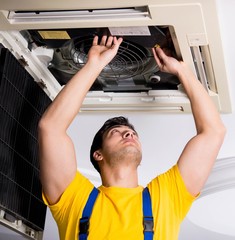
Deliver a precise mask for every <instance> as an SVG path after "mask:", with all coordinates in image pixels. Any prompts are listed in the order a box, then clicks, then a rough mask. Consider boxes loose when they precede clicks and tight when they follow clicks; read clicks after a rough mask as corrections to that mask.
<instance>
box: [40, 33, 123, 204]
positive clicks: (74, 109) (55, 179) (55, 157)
mask: <svg viewBox="0 0 235 240" xmlns="http://www.w3.org/2000/svg"><path fill="white" fill-rule="evenodd" d="M121 42H122V38H119V39H117V38H116V37H108V38H107V36H103V37H102V39H101V41H100V43H98V37H97V36H96V37H94V40H93V44H92V47H91V49H90V51H89V53H88V60H87V63H86V64H85V65H84V67H83V68H82V69H81V70H80V71H79V72H78V73H77V74H76V75H74V77H73V78H72V79H71V80H70V81H69V82H68V83H67V84H66V86H65V87H64V88H63V89H62V91H61V92H60V93H59V94H58V95H57V97H56V98H55V100H54V101H53V102H52V104H51V105H50V106H49V107H48V109H47V110H46V111H45V113H44V114H43V116H42V118H41V120H40V122H39V127H38V133H39V153H40V177H41V182H42V186H43V191H44V193H45V195H46V197H47V199H48V201H49V202H50V203H51V204H53V203H55V202H57V201H58V199H59V197H60V196H61V194H62V193H63V192H64V190H65V189H66V187H67V186H68V185H69V183H70V182H71V181H72V179H73V178H74V176H75V173H76V170H77V164H76V158H75V150H74V146H73V143H72V141H71V138H70V137H69V136H68V135H67V133H66V131H67V129H68V127H69V125H70V124H71V122H72V121H73V119H74V118H75V116H76V115H77V114H78V112H79V110H80V107H81V105H82V102H83V100H84V98H85V96H86V94H87V92H88V91H89V89H90V87H91V86H92V84H93V82H94V81H95V79H96V78H97V77H98V75H99V74H100V72H101V71H102V69H103V68H104V67H105V66H106V65H107V64H108V63H109V62H110V61H111V60H112V59H113V57H114V56H115V55H116V53H117V51H118V48H119V45H120V44H121Z"/></svg>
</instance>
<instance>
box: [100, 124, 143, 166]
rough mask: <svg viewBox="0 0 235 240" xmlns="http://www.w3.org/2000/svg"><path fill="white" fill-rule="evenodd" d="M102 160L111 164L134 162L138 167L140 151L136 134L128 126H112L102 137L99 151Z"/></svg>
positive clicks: (140, 156)
mask: <svg viewBox="0 0 235 240" xmlns="http://www.w3.org/2000/svg"><path fill="white" fill-rule="evenodd" d="M101 152H102V154H103V156H104V158H105V159H106V160H107V161H112V162H111V163H114V164H115V163H120V162H125V163H128V162H129V163H130V162H135V163H136V165H137V166H138V165H139V164H140V162H141V158H142V149H141V144H140V141H139V137H138V134H137V133H136V132H135V131H134V130H132V129H131V128H129V127H128V126H114V127H113V128H111V129H109V130H108V131H107V132H106V133H105V134H104V137H103V146H102V150H101Z"/></svg>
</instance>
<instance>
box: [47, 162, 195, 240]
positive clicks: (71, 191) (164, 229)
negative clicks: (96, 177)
mask: <svg viewBox="0 0 235 240" xmlns="http://www.w3.org/2000/svg"><path fill="white" fill-rule="evenodd" d="M93 187H94V186H93V185H92V183H91V182H90V181H89V180H88V179H87V178H85V177H84V176H82V175H81V174H80V173H79V172H77V174H76V176H75V178H74V180H73V181H72V182H71V184H70V185H69V187H68V188H67V189H66V191H65V192H64V193H63V195H62V196H61V198H60V200H59V202H58V203H56V204H54V205H50V206H49V207H50V210H51V212H52V215H53V216H54V218H55V221H56V222H57V225H58V229H59V235H60V239H61V240H77V239H78V225H79V219H80V218H81V216H82V212H83V209H84V207H85V204H86V202H87V199H88V196H89V194H90V192H91V190H92V189H93ZM148 188H149V192H150V195H151V201H152V209H153V216H154V240H176V239H178V233H179V228H180V223H181V222H182V220H183V218H184V217H185V215H186V214H187V212H188V210H189V208H190V206H191V204H192V202H193V200H194V199H195V197H193V196H192V195H190V194H189V192H188V191H187V189H186V187H185V184H184V182H183V179H182V178H181V175H180V173H179V170H178V167H177V165H175V166H174V167H172V168H171V169H170V170H169V171H167V172H166V173H164V174H161V175H160V176H158V177H156V178H155V179H153V180H152V181H151V182H150V183H149V184H148ZM99 190H100V193H99V195H98V197H97V199H96V202H95V205H94V208H93V211H92V216H91V219H90V227H89V235H88V240H97V239H98V240H120V239H122V240H125V239H127V240H130V239H134V240H143V239H144V235H143V222H142V221H143V209H142V191H143V187H141V186H138V187H136V188H119V187H108V188H107V187H104V186H101V187H99ZM44 201H45V203H46V204H47V205H48V203H47V201H46V199H45V197H44Z"/></svg>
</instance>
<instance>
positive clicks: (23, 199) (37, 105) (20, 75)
mask: <svg viewBox="0 0 235 240" xmlns="http://www.w3.org/2000/svg"><path fill="white" fill-rule="evenodd" d="M0 50H1V53H0V54H1V55H0V208H2V209H4V210H5V211H6V212H7V213H8V214H9V215H11V216H13V217H16V218H18V219H22V220H23V221H24V222H25V223H26V224H27V225H29V226H31V227H33V228H34V229H35V230H43V229H44V223H45V215H46V206H45V205H44V204H43V202H42V199H41V184H40V181H39V163H38V145H37V124H38V121H39V119H40V117H41V115H42V113H43V112H44V111H45V109H46V107H47V106H48V105H49V104H50V102H51V101H50V99H49V98H48V96H47V95H46V94H45V93H44V91H43V90H42V89H41V88H40V87H39V86H38V85H37V83H35V82H34V80H33V79H32V77H31V76H30V75H29V74H28V72H27V71H26V70H25V69H24V68H23V67H22V66H21V65H20V64H19V62H18V61H17V60H16V59H15V58H14V56H13V55H12V54H11V53H10V52H9V51H8V50H7V49H5V48H2V49H0Z"/></svg>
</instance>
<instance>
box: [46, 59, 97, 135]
mask: <svg viewBox="0 0 235 240" xmlns="http://www.w3.org/2000/svg"><path fill="white" fill-rule="evenodd" d="M101 70H102V67H100V66H98V65H94V64H93V63H89V62H88V63H87V64H86V65H85V66H84V67H83V68H82V69H81V70H80V71H79V72H78V73H77V74H76V75H74V77H73V78H72V79H71V80H70V81H69V82H68V83H67V84H66V85H65V87H64V88H63V89H62V90H61V92H60V93H59V94H58V95H57V97H56V98H55V99H54V101H53V102H52V104H51V105H50V106H49V107H48V109H47V110H46V112H45V113H44V115H43V117H42V120H41V122H45V124H46V125H47V127H49V128H50V126H51V127H53V128H56V129H57V131H59V130H60V129H61V130H66V129H67V128H68V126H69V125H70V123H71V122H72V121H73V119H74V118H75V116H76V115H77V114H78V112H79V110H80V107H81V105H82V102H83V100H84V98H85V96H86V94H87V92H88V91H89V89H90V87H91V86H92V84H93V82H94V81H95V79H96V78H97V76H98V75H99V74H100V72H101Z"/></svg>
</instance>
